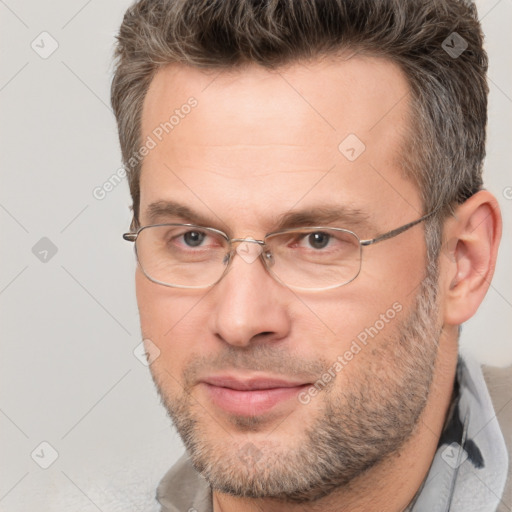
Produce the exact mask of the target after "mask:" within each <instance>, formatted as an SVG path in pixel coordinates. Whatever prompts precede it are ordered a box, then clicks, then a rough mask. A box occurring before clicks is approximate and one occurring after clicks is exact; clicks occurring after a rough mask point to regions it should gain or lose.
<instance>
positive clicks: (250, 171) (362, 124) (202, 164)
mask: <svg viewBox="0 0 512 512" xmlns="http://www.w3.org/2000/svg"><path fill="white" fill-rule="evenodd" d="M408 93H409V88H408V85H407V81H406V79H405V77H404V75H403V74H402V72H401V70H400V69H399V68H398V66H396V65H395V64H393V63H392V62H390V61H388V60H384V59H381V58H373V57H361V56H355V57H352V58H346V59H339V60H337V61H335V60H334V59H324V60H319V61H312V62H308V63H300V64H299V63H295V64H293V65H289V66H286V67H283V68H279V69H276V70H268V69H266V68H263V67H261V66H257V65H248V66H246V67H243V68H240V69H236V70H229V71H222V70H208V71H205V70H201V69H197V68H193V67H189V66H185V65H181V64H179V65H178V64H173V65H169V66H167V67H165V68H163V69H161V70H160V71H159V72H158V73H157V74H156V75H155V77H154V79H153V81H152V82H151V85H150V87H149V90H148V93H147V95H146V98H145V102H144V106H143V115H142V140H143V141H146V140H149V139H148V138H151V139H152V140H153V141H154V142H155V146H154V147H153V148H152V149H151V150H150V151H149V152H148V154H147V155H146V156H145V159H144V162H143V167H142V169H143V170H142V175H141V211H143V209H144V206H145V205H146V206H147V205H148V204H149V203H150V202H154V201H156V200H161V199H172V200H175V199H177V194H178V195H180V196H181V198H182V202H186V203H187V204H190V205H192V207H194V206H197V208H199V209H201V210H202V211H204V210H205V205H206V204H210V206H211V208H213V209H214V210H216V211H217V210H220V209H222V213H224V214H225V215H230V214H232V213H233V212H231V211H229V205H230V204H233V205H234V206H233V211H234V212H237V211H239V210H240V208H241V206H243V205H251V208H253V207H254V206H256V204H262V208H266V209H267V210H268V208H272V205H274V207H275V208H280V209H289V208H290V207H292V206H293V203H294V201H295V202H296V201H297V200H298V199H299V198H300V197H301V195H303V196H304V197H303V199H302V202H303V203H304V205H305V206H308V204H307V203H308V202H310V203H311V205H313V206H318V205H315V204H314V203H315V201H316V202H318V197H319V195H320V194H321V196H322V197H323V199H322V200H328V201H342V202H345V203H346V205H347V206H349V207H353V208H357V209H360V207H361V204H350V203H358V202H359V203H361V202H362V203H365V202H367V203H368V202H370V201H372V200H373V198H372V197H371V196H372V193H370V192H369V191H368V190H366V192H365V191H364V189H365V188H366V189H371V188H372V187H373V188H375V186H379V182H380V186H381V188H382V183H383V179H384V181H386V180H387V181H389V180H391V182H392V184H391V187H389V186H388V188H390V190H386V194H383V195H384V198H387V199H389V200H392V199H393V198H392V196H393V195H396V191H395V192H394V193H393V191H392V189H393V188H396V187H397V186H399V187H407V186H409V187H411V186H412V184H410V183H409V184H407V183H406V182H405V180H404V179H403V177H402V176H401V172H400V170H399V165H398V162H399V157H400V150H401V146H402V139H403V137H404V134H405V133H406V132H407V128H408V124H409V123H408V109H409V98H408V96H409V94H408ZM188 105H194V106H193V107H189V106H188ZM354 156H355V157H356V158H354ZM389 173H391V174H392V176H387V174H389ZM399 181H400V183H398V182H399ZM402 181H403V183H402ZM354 187H355V188H357V189H358V192H357V194H355V193H354V192H355V188H354ZM413 189H414V187H412V189H411V190H409V193H413V194H414V193H415V192H414V190H413ZM306 192H307V193H306ZM381 194H382V191H381ZM326 195H327V196H328V197H327V196H326ZM228 203H229V204H228ZM311 205H310V206H311ZM276 213H281V212H276Z"/></svg>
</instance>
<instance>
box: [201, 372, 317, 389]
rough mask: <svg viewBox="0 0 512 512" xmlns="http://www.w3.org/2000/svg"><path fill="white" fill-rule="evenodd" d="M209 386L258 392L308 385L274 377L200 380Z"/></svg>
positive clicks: (227, 377) (225, 377)
mask: <svg viewBox="0 0 512 512" xmlns="http://www.w3.org/2000/svg"><path fill="white" fill-rule="evenodd" d="M201 382H204V383H205V384H209V385H210V386H217V387H221V388H229V389H235V390H237V391H258V390H263V389H276V388H296V387H301V386H305V385H308V384H310V383H309V382H304V381H297V380H286V379H282V378H275V377H270V376H269V377H267V376H261V377H253V378H245V379H244V378H240V377H235V376H232V375H218V376H210V377H207V378H204V379H202V380H201Z"/></svg>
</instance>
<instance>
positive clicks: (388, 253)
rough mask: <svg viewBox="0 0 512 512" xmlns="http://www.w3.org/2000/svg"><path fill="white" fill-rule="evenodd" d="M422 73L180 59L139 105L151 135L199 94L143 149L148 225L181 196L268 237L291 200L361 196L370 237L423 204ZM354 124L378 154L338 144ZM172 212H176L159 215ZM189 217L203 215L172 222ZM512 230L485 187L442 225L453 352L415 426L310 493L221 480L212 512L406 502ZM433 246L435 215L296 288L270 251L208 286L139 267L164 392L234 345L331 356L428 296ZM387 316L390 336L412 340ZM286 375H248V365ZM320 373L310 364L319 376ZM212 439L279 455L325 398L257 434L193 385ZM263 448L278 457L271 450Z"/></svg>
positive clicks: (218, 222) (359, 64)
mask: <svg viewBox="0 0 512 512" xmlns="http://www.w3.org/2000/svg"><path fill="white" fill-rule="evenodd" d="M408 92H409V89H408V85H407V82H406V80H405V78H404V76H403V74H402V73H401V71H400V70H399V68H398V67H397V66H395V65H394V64H392V63H391V62H388V61H386V60H382V59H378V58H369V57H362V56H357V57H353V58H350V59H347V60H341V61H340V60H339V61H337V62H334V61H329V60H327V59H325V60H317V61H313V62H309V63H307V64H304V63H302V64H293V65H290V66H287V67H283V68H281V69H279V70H278V72H272V71H269V70H265V69H262V68H260V67H258V66H255V65H251V66H248V67H246V68H244V69H243V70H242V71H238V72H227V71H222V72H218V71H216V72H211V71H209V72H207V71H205V70H199V69H195V68H191V67H187V66H184V65H170V66H167V67H165V68H163V69H161V70H160V71H159V72H158V73H157V74H156V76H155V77H154V79H153V81H152V83H151V86H150V88H149V91H148V93H147V96H146V99H145V103H144V109H143V115H142V137H143V139H145V138H146V137H147V136H148V135H150V134H151V132H152V131H153V130H154V128H155V127H157V126H158V125H159V124H160V123H161V122H163V121H165V120H167V119H168V118H169V116H170V115H171V114H172V112H173V111H174V109H176V108H179V107H180V105H183V104H184V103H185V102H186V101H187V99H188V98H189V97H190V96H194V97H195V98H196V99H197V101H198V106H197V107H196V108H194V109H193V110H192V111H191V113H190V114H188V115H187V116H186V117H185V118H184V119H182V120H180V123H179V125H177V126H176V127H175V128H174V130H173V131H172V133H170V134H169V135H167V136H165V137H164V138H163V140H162V141H161V142H159V143H158V144H157V146H156V147H155V148H154V149H152V150H151V151H150V152H149V154H148V155H147V156H146V157H145V160H144V163H143V170H142V174H141V183H140V185H141V202H140V212H141V216H140V224H141V225H147V224H150V223H151V222H150V219H149V217H148V212H147V208H148V205H150V204H151V203H154V202H156V201H160V200H172V201H176V202H179V203H181V204H184V205H187V206H188V207H189V208H190V209H192V210H193V211H195V212H197V213H199V214H201V215H202V216H203V217H206V218H207V219H208V220H209V223H208V225H210V226H212V227H216V228H218V229H221V230H223V231H225V232H226V233H228V234H229V235H230V236H231V237H237V238H243V237H253V238H255V239H261V238H263V237H264V235H265V234H266V233H268V232H271V231H273V230H275V229H276V222H277V219H278V217H279V215H281V214H284V213H286V212H288V211H290V210H299V209H302V208H311V207H315V206H319V205H320V206H323V205H325V204H326V203H329V204H337V205H343V206H348V207H350V208H354V209H357V210H360V211H361V212H363V213H364V214H365V215H366V216H367V218H368V220H367V222H366V223H365V224H364V225H352V226H351V225H350V220H348V219H347V221H346V222H344V223H343V225H338V227H347V228H349V229H353V230H354V231H356V233H357V234H358V235H359V236H360V238H361V239H364V238H372V237H374V236H377V235H378V234H380V233H383V232H386V231H388V230H391V229H394V228H396V227H398V226H400V225H402V224H405V223H407V222H410V221H412V220H415V219H416V218H418V217H420V216H421V215H422V213H423V212H422V205H421V200H420V194H419V191H418V189H417V187H416V185H415V184H414V183H413V182H412V181H411V180H409V179H407V178H406V177H404V175H403V173H402V171H401V170H400V167H399V158H400V148H401V142H402V134H403V133H405V132H406V129H407V125H408V112H409V105H408ZM350 133H353V134H356V135H357V137H358V138H359V139H361V140H362V141H363V142H364V144H365V145H366V150H365V151H364V152H363V153H362V154H361V155H360V156H359V157H358V158H357V159H356V160H355V161H354V162H350V161H349V160H347V159H346V158H345V156H344V155H342V154H341V152H340V151H339V150H338V145H339V144H340V142H341V141H342V140H343V139H344V138H345V137H346V136H347V135H348V134H350ZM162 221H165V220H164V219H162ZM168 221H169V222H172V221H175V222H188V219H175V218H174V219H169V220H168ZM500 233H501V218H500V214H499V208H498V205H497V202H496V200H495V198H494V197H493V196H492V195H491V194H490V193H488V192H486V191H482V192H479V193H477V194H476V195H474V196H473V197H472V198H470V199H469V200H468V201H466V202H465V203H464V204H463V205H461V206H459V207H458V208H457V210H456V215H455V216H454V217H450V218H449V219H448V220H447V221H446V222H445V226H444V232H443V240H444V241H445V244H444V245H443V250H442V252H441V255H440V258H439V292H438V293H439V297H438V301H439V313H438V317H437V318H433V319H432V322H434V323H435V325H436V326H438V327H439V330H440V331H441V335H440V337H439V347H438V352H437V358H436V361H435V369H434V377H433V382H432V386H431V390H430V394H429V396H428V402H427V405H426V407H425V408H424V410H423V412H422V414H421V417H420V419H419V422H418V424H417V426H416V429H415V430H414V431H413V433H412V436H411V437H410V438H409V439H408V440H407V441H406V442H405V443H404V444H403V445H402V446H401V448H400V450H399V452H398V453H395V454H394V455H393V456H390V457H386V458H385V459H384V460H383V461H382V462H380V463H379V464H376V465H375V466H373V467H372V468H370V469H369V470H368V471H367V472H366V473H364V474H363V475H361V476H360V477H358V478H355V479H354V480H352V481H351V482H350V484H349V485H346V486H343V487H340V488H339V489H337V490H336V491H335V492H332V493H330V494H329V495H327V496H325V497H324V498H321V499H320V500H317V501H315V502H312V503H305V504H298V503H276V502H275V501H274V500H270V499H264V498H263V499H251V498H239V497H234V496H230V495H227V494H225V493H221V492H218V491H215V490H214V494H213V500H214V510H215V511H216V512H218V511H220V510H222V511H226V512H229V511H256V510H265V511H273V510H276V511H277V510H279V511H285V512H286V511H298V510H300V511H316V510H336V511H351V512H356V511H363V510H379V511H382V512H397V511H400V510H403V509H404V508H405V507H406V506H407V504H408V503H409V502H410V500H411V499H412V497H413V496H414V494H415V493H416V491H417V489H418V488H419V486H420V485H421V482H422V481H423V479H424V477H425V475H426V473H427V471H428V469H429V466H430V463H431V461H432V457H433V455H434V453H435V450H436V446H437V443H438V439H439V436H440V433H441V430H442V427H443V424H444V421H445V417H446V413H447V410H448V407H449V403H450V398H451V394H452V389H453V380H454V375H455V367H456V361H457V337H458V334H457V330H458V326H459V325H460V324H461V323H463V322H464V321H466V320H467V319H468V318H470V317H471V316H472V315H473V314H474V312H475V311H476V310H477V308H478V306H479V304H480V302H481V301H482V299H483V297H484V295H485V293H486V291H487V289H488V286H489V283H490V280H491V278H492V274H493V271H494V265H495V259H496V252H497V247H498V243H499V238H500ZM425 267H426V248H425V241H424V231H423V225H422V224H420V225H418V226H416V227H414V228H412V229H410V230H409V231H407V232H406V233H403V234H401V235H400V236H398V237H396V238H393V239H391V240H388V241H385V242H382V243H379V244H376V245H375V246H372V247H368V248H365V249H364V257H363V265H362V270H361V273H360V275H359V276H358V277H357V279H355V280H354V281H353V282H352V283H350V284H348V285H345V286H343V287H340V288H335V289H333V290H328V291H322V292H297V291H292V290H290V289H288V288H286V287H285V286H283V285H281V284H279V283H278V282H276V281H275V280H274V279H273V278H272V277H271V276H270V275H269V274H268V272H267V271H266V270H265V268H264V267H263V265H262V264H261V262H260V260H256V261H255V262H253V263H250V264H249V263H246V262H245V261H244V260H243V259H242V258H240V257H235V259H234V261H233V264H232V266H231V269H230V271H229V272H228V273H227V274H226V275H225V276H224V278H223V279H222V280H221V281H220V282H219V283H217V284H216V285H215V286H213V287H212V288H209V289H204V290H183V289H177V288H169V287H164V286H161V285H158V284H155V283H152V282H151V281H149V280H148V279H147V278H146V277H145V276H144V275H143V274H142V272H141V271H140V269H137V271H136V289H137V301H138V305H139V312H140V320H141V328H142V333H143V337H144V338H146V339H150V340H151V341H152V343H154V344H155V345H156V346H157V347H158V348H159V350H160V356H159V357H158V358H157V359H156V360H155V361H154V362H153V363H152V364H151V372H152V375H153V378H154V380H155V382H156V383H157V386H158V387H159V390H160V393H161V394H162V397H163V399H164V401H168V402H173V401H176V400H179V398H180V397H182V396H183V385H184V376H183V372H184V369H185V368H187V366H188V365H189V364H190V363H191V361H194V360H195V359H197V358H200V357H205V358H211V359H213V358H215V357H217V356H219V354H222V353H225V352H226V350H227V349H230V350H233V351H235V352H239V353H243V352H244V351H246V352H247V351H250V350H252V349H254V348H255V347H263V349H264V350H265V349H269V348H273V349H275V352H276V353H277V354H282V355H283V358H286V354H290V356H293V357H294V358H298V359H300V360H303V361H320V360H322V361H327V362H331V361H332V362H333V361H335V360H336V358H337V356H338V355H339V354H343V353H344V352H345V351H346V350H348V349H349V347H350V343H351V341H352V340H353V339H354V338H355V337H356V336H357V335H358V333H360V332H361V331H362V330H364V329H365V327H367V326H370V325H374V323H375V321H376V320H377V319H379V318H380V315H381V314H382V313H384V312H385V311H386V310H387V309H388V308H390V307H391V305H392V304H393V303H395V302H398V303H400V304H401V305H402V307H403V315H405V314H406V313H407V312H410V311H411V309H412V308H413V305H414V299H415V293H416V291H417V288H418V286H419V284H420V283H421V282H422V280H423V278H424V276H425ZM398 324H399V322H390V323H389V324H387V325H386V327H385V329H384V330H383V333H382V334H379V335H378V336H377V337H376V339H375V340H374V341H372V343H378V342H379V339H384V332H385V336H386V338H385V339H386V340H390V339H391V340H392V339H394V338H397V335H398V331H397V329H398ZM381 356H382V354H381V353H379V351H378V350H372V349H371V348H365V350H363V351H362V353H361V354H360V355H358V357H356V358H354V359H353V360H352V361H351V362H350V363H349V364H348V365H347V367H346V368H345V369H344V370H343V372H341V373H340V374H339V375H338V376H337V378H336V379H335V381H334V382H333V384H332V387H333V390H332V393H337V392H338V393H339V392H341V391H342V390H343V389H344V387H346V386H348V385H349V383H350V382H354V379H355V381H356V382H357V379H358V378H360V376H361V375H362V373H363V371H364V370H365V369H366V370H367V369H369V368H370V369H374V370H375V371H376V372H379V371H381V370H380V368H382V359H379V357H381ZM269 373H271V374H272V376H274V377H290V375H279V374H277V373H275V372H274V373H272V372H268V371H267V372H261V371H257V370H254V369H250V368H248V369H246V371H245V372H244V375H245V376H261V375H263V374H265V375H268V374H269ZM309 377H311V376H308V378H309ZM189 392H190V396H191V397H192V398H193V400H194V403H195V404H196V411H197V417H198V419H199V422H200V425H201V428H202V429H203V432H204V433H205V436H206V437H207V438H208V439H210V440H211V441H212V442H215V443H219V444H220V446H223V447H224V448H223V449H224V450H236V449H239V448H240V446H244V444H245V443H248V442H250V443H252V444H253V445H254V446H255V447H257V448H261V449H262V450H265V446H266V445H267V444H269V443H270V444H271V445H273V446H277V447H279V450H282V451H283V452H286V451H290V450H294V449H295V447H296V443H298V442H300V440H301V439H302V438H303V436H304V430H305V429H306V428H307V427H308V426H311V425H313V424H314V422H315V421H316V420H318V419H319V418H321V414H322V411H323V407H322V406H323V404H324V400H325V399H326V398H325V397H324V396H323V395H322V394H320V395H319V396H317V397H315V400H314V401H312V402H311V404H309V405H308V406H303V405H301V404H300V403H299V402H298V401H295V400H291V401H287V402H286V404H284V405H283V406H282V407H281V406H279V407H278V408H277V412H275V411H274V412H273V413H272V414H269V415H267V416H264V417H261V418H259V420H260V423H259V424H258V426H257V427H256V428H254V429H252V430H251V429H247V428H241V425H240V423H237V421H235V419H234V418H233V417H232V416H229V415H226V414H225V413H224V412H223V411H222V410H220V409H219V408H218V407H217V406H216V405H215V404H213V403H212V401H211V400H210V399H209V395H208V394H207V392H206V391H205V389H204V386H201V385H199V384H198V385H194V386H192V387H191V388H190V390H189ZM263 453H266V452H264V451H263Z"/></svg>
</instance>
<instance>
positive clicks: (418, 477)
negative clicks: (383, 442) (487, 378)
mask: <svg viewBox="0 0 512 512" xmlns="http://www.w3.org/2000/svg"><path fill="white" fill-rule="evenodd" d="M457 357H458V352H457V335H456V333H455V332H453V333H450V335H448V334H447V333H446V332H444V333H443V335H442V336H441V339H440V343H439V351H438V356H437V360H436V369H435V372H434V378H433V382H432V387H431V391H430V395H429V400H428V402H427V405H426V407H425V409H424V411H423V413H422V415H421V416H420V418H419V420H418V424H417V426H416V428H415V430H414V432H413V434H412V436H411V437H410V438H409V439H408V440H407V441H406V442H405V443H404V445H403V446H402V448H401V449H400V451H399V452H397V453H396V454H394V456H392V457H388V458H387V459H386V460H384V461H382V462H381V463H379V464H378V465H376V466H374V467H373V468H371V469H369V470H368V471H367V472H366V473H364V474H363V475H361V476H359V477H358V478H356V479H354V480H353V481H352V482H350V483H349V484H348V485H347V486H345V487H343V488H339V489H337V490H336V491H334V492H333V493H331V494H329V495H328V496H325V497H324V498H321V499H319V500H317V501H315V502H313V503H299V504H297V503H286V502H283V501H277V500H275V499H272V498H262V499H253V498H239V497H235V496H229V495H226V494H222V493H219V492H217V491H214V492H213V510H214V512H261V511H262V510H265V512H320V511H322V512H367V511H368V510H379V512H403V511H405V509H406V508H407V506H408V505H409V504H410V503H411V501H412V499H413V498H414V496H415V494H416V492H417V491H418V489H419V488H420V486H421V484H422V483H423V481H424V479H425V477H426V475H427V473H428V470H429V468H430V465H431V463H432V459H433V458H434V455H435V452H436V448H437V445H438V442H439V438H440V436H441V433H442V429H443V426H444V423H445V420H446V416H447V414H448V410H449V407H450V403H451V399H452V392H453V384H454V379H455V371H456V365H457Z"/></svg>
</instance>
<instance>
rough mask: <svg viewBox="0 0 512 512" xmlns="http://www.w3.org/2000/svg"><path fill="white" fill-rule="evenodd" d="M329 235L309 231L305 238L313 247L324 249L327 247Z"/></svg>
mask: <svg viewBox="0 0 512 512" xmlns="http://www.w3.org/2000/svg"><path fill="white" fill-rule="evenodd" d="M330 239H331V235H329V234H327V233H323V232H321V231H318V232H316V233H310V234H309V235H307V237H306V240H307V242H308V244H309V245H310V246H311V247H312V248H313V249H324V248H325V247H327V245H328V243H329V241H330Z"/></svg>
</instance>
